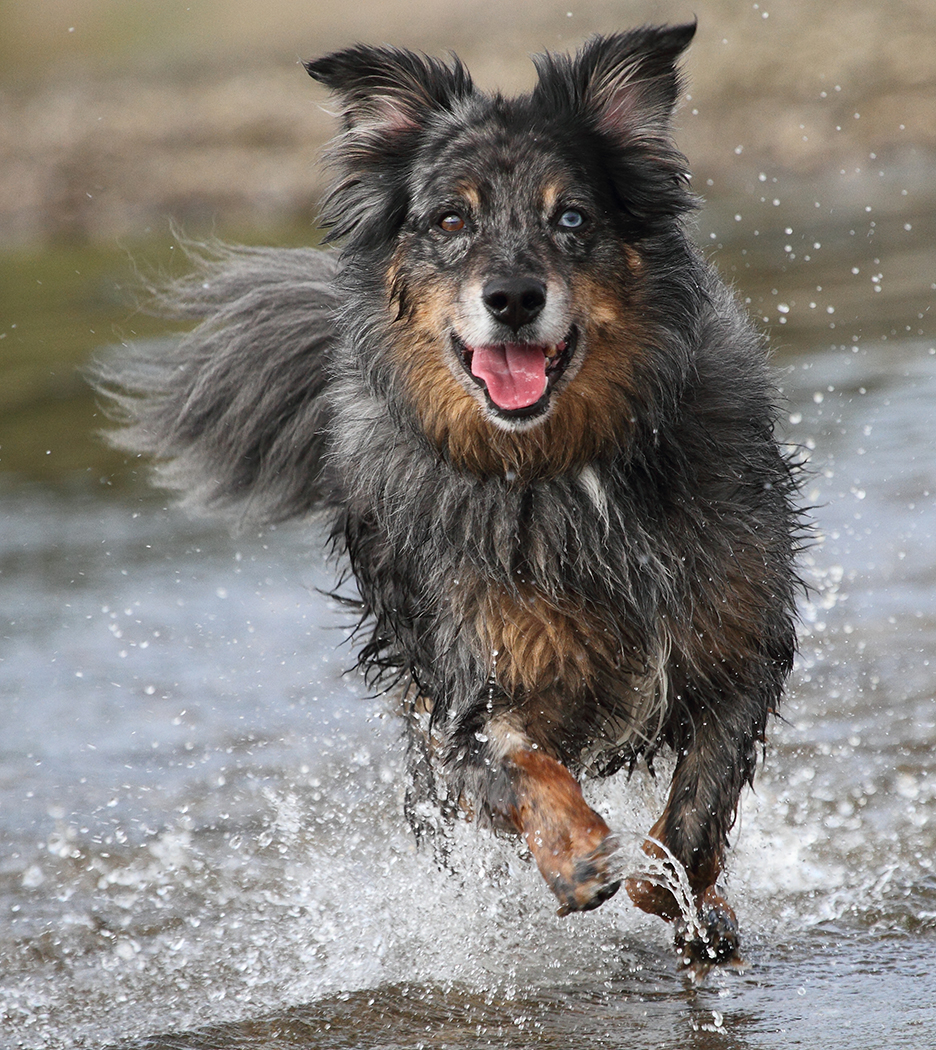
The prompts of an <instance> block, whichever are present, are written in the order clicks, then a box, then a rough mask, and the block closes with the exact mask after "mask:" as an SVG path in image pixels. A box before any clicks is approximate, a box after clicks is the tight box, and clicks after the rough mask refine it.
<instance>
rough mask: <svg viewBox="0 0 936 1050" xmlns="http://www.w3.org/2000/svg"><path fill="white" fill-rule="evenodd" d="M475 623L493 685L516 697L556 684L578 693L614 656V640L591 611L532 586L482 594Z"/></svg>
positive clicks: (589, 686) (592, 684) (592, 683)
mask: <svg viewBox="0 0 936 1050" xmlns="http://www.w3.org/2000/svg"><path fill="white" fill-rule="evenodd" d="M474 624H475V631H476V633H477V636H478V638H479V640H480V644H481V647H482V653H484V654H486V655H487V656H489V657H490V658H491V659H492V660H493V666H492V672H493V674H494V675H495V676H496V678H497V681H498V683H499V684H500V685H501V686H502V687H503V688H505V689H506V690H507V691H508V692H510V693H511V694H512V695H514V696H518V697H521V696H536V695H538V694H539V693H541V692H543V691H546V690H550V691H551V690H554V689H556V688H557V686H558V687H559V688H560V689H562V690H563V691H566V692H568V693H569V694H570V695H572V696H575V695H581V694H582V693H583V692H584V691H587V690H591V689H593V688H594V687H595V685H596V683H597V680H598V678H599V676H600V674H601V670H602V669H607V668H608V667H611V666H613V665H614V663H615V659H616V656H617V652H616V647H615V638H614V636H613V635H612V634H610V633H609V632H608V630H607V627H606V625H605V624H604V623H603V622H602V618H601V617H600V616H598V615H597V614H596V612H594V611H592V610H588V609H586V608H585V607H584V606H583V605H582V604H581V603H573V602H570V601H561V600H557V599H554V598H548V597H547V596H546V595H543V594H542V593H540V592H537V591H535V590H533V589H532V588H523V589H518V590H517V591H506V590H502V589H499V588H491V589H490V590H488V591H486V593H485V594H484V596H483V597H482V598H481V599H480V601H479V602H478V605H477V608H476V612H475V621H474ZM493 653H496V654H497V655H496V657H491V654H493Z"/></svg>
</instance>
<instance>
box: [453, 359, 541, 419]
mask: <svg viewBox="0 0 936 1050" xmlns="http://www.w3.org/2000/svg"><path fill="white" fill-rule="evenodd" d="M471 351H472V354H471V374H472V375H473V376H475V377H476V378H478V379H481V380H483V382H484V385H485V386H486V387H487V392H488V396H489V397H490V398H491V400H492V401H493V402H494V404H495V405H497V407H498V408H503V409H504V410H505V411H511V410H513V409H517V408H528V407H529V406H530V405H535V404H536V402H537V401H539V399H540V398H541V397H542V396H543V394H544V393H545V392H546V355H545V354H544V353H543V349H542V347H540V346H537V345H536V344H535V343H502V344H498V345H496V346H475V347H471Z"/></svg>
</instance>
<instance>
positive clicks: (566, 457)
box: [307, 25, 695, 472]
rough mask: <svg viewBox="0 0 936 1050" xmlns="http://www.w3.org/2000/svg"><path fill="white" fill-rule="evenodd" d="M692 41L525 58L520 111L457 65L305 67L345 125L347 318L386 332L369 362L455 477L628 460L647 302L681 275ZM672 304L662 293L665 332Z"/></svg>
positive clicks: (369, 54) (659, 30)
mask: <svg viewBox="0 0 936 1050" xmlns="http://www.w3.org/2000/svg"><path fill="white" fill-rule="evenodd" d="M694 31H695V26H694V25H686V26H679V27H647V28H644V29H640V30H635V31H633V32H630V33H626V34H620V35H616V36H610V37H598V38H595V39H593V40H592V41H590V42H589V43H588V44H586V45H585V47H584V48H583V49H582V50H581V51H580V52H579V53H578V54H577V55H576V56H574V57H569V56H566V55H552V54H546V55H541V56H537V57H536V58H535V59H534V61H535V63H536V67H537V70H538V73H539V78H538V83H537V84H536V87H535V88H534V89H533V91H532V92H531V93H529V94H528V95H524V96H521V97H519V98H516V99H505V98H503V97H501V96H500V95H486V94H483V93H481V92H480V91H478V90H476V88H475V87H474V85H473V84H472V81H471V79H470V77H469V75H468V73H467V71H466V70H465V68H464V67H463V66H462V65H461V63H460V62H459V61H458V60H457V59H454V60H453V61H452V62H451V64H445V63H442V62H440V61H437V60H434V59H430V58H426V57H424V56H420V55H416V54H413V53H412V52H408V51H400V50H394V49H389V48H372V47H364V46H360V47H355V48H350V49H348V50H346V51H342V52H338V53H336V54H333V55H329V56H327V57H325V58H322V59H320V60H318V61H316V62H312V63H309V65H308V66H307V68H308V71H309V73H310V74H311V75H312V76H313V77H314V78H315V79H317V80H319V81H321V82H322V83H324V84H325V85H327V86H328V87H329V88H331V89H332V91H333V92H335V94H336V95H337V97H338V99H339V101H340V102H341V105H342V109H343V117H344V132H343V134H342V135H341V136H340V137H339V139H338V140H337V142H336V144H335V146H334V147H333V150H332V160H333V162H334V164H335V166H336V168H337V169H338V178H337V180H336V182H335V185H334V186H333V187H332V190H331V192H330V195H329V198H328V200H327V202H326V208H325V216H324V218H325V220H326V222H327V223H328V224H329V225H330V226H331V227H332V232H333V236H335V237H337V238H342V239H344V241H345V258H346V260H348V264H349V267H350V270H351V272H352V273H353V274H354V284H355V287H356V289H357V290H358V291H359V293H360V296H361V302H360V303H358V304H356V305H357V307H358V308H360V309H361V311H362V313H364V314H366V313H368V309H367V306H368V305H372V304H373V303H374V302H375V301H378V300H379V304H380V309H382V310H383V313H384V322H385V323H379V322H378V323H377V324H376V325H375V318H374V317H373V316H369V317H367V319H366V324H367V326H368V330H369V331H370V332H373V331H374V330H375V328H377V329H381V331H382V338H381V339H380V343H381V346H380V347H379V348H376V349H374V350H373V351H372V355H373V356H380V355H381V354H384V353H386V355H387V356H388V357H389V358H390V359H392V366H393V368H395V369H396V370H397V373H402V374H404V375H405V376H406V388H407V390H408V394H409V396H410V398H411V400H412V402H413V404H414V407H415V410H416V414H417V416H418V417H419V418H420V420H421V424H422V426H423V428H424V429H425V431H426V432H427V434H428V435H429V436H430V438H431V439H432V440H434V441H436V442H438V443H439V444H440V445H441V446H443V447H444V448H445V450H446V451H447V452H448V453H449V454H451V455H452V456H453V457H454V458H456V459H460V460H461V461H463V462H465V463H466V464H467V465H469V466H473V467H476V468H477V469H479V470H481V471H489V470H491V469H500V467H504V468H505V469H507V470H511V469H515V468H518V467H523V466H524V464H526V465H527V466H530V464H532V463H533V462H534V461H535V462H536V464H538V465H537V466H536V467H535V468H532V467H531V469H536V470H537V471H539V472H542V471H543V470H544V469H546V470H548V471H558V470H561V469H565V468H566V467H567V466H568V465H569V463H570V462H571V461H572V459H579V460H581V459H583V458H585V459H587V458H588V457H589V456H591V455H593V454H595V450H596V449H597V448H599V447H600V446H601V445H602V444H603V443H605V442H607V441H614V442H616V443H620V441H621V440H622V434H621V432H622V430H626V429H627V428H628V427H629V426H632V425H633V422H634V419H635V416H636V415H639V414H640V413H641V411H642V407H643V406H642V405H641V402H642V401H647V400H652V393H651V392H650V391H649V388H648V386H647V383H646V382H645V381H644V379H643V377H642V374H641V373H642V371H646V370H647V368H648V367H649V360H648V358H649V356H651V355H652V352H653V346H654V345H655V344H657V343H659V342H660V341H661V340H660V337H659V333H658V332H656V331H655V329H654V310H655V309H656V305H655V304H656V303H657V302H658V300H659V298H660V295H659V289H657V294H655V295H651V289H652V288H653V286H654V282H658V281H661V280H664V281H665V280H666V279H668V274H669V271H672V270H674V269H676V270H678V269H680V267H679V266H678V265H676V266H675V267H674V265H673V263H674V260H673V259H672V258H670V257H668V254H667V253H668V252H669V255H670V256H671V255H672V245H673V243H674V237H675V238H676V240H677V241H680V243H681V240H680V234H679V230H680V219H681V217H682V215H683V214H684V213H685V212H686V211H687V210H688V209H690V208H691V207H692V206H693V198H692V196H691V194H690V193H689V191H688V176H687V171H686V163H685V160H684V158H683V157H682V155H681V154H680V153H679V152H678V151H677V150H676V148H675V147H674V145H673V143H672V140H671V135H670V122H671V116H672V111H673V108H674V106H675V103H676V100H677V97H678V93H679V76H678V72H677V69H676V62H677V59H678V57H679V55H680V54H681V53H682V51H683V49H684V48H685V47H686V45H687V44H688V43H689V41H690V39H691V38H692V35H693V33H694ZM669 276H671V274H670V275H669ZM377 282H379V285H380V287H379V290H378V287H377ZM682 292H683V289H681V288H680V287H679V286H678V283H677V284H674V286H673V288H671V289H669V291H668V292H667V293H666V294H667V295H668V297H669V299H670V302H669V305H668V307H667V309H669V310H670V311H671V312H672V313H673V316H677V315H678V314H679V313H680V302H679V298H680V295H681V294H682ZM651 299H652V300H653V303H654V305H653V306H652V307H651ZM362 323H365V322H363V321H362ZM352 324H353V321H352ZM482 449H484V450H486V451H481V450H482ZM492 449H493V450H494V451H493V452H491V450H492ZM488 452H491V455H493V457H494V460H495V461H496V463H494V464H492V462H491V461H490V456H488Z"/></svg>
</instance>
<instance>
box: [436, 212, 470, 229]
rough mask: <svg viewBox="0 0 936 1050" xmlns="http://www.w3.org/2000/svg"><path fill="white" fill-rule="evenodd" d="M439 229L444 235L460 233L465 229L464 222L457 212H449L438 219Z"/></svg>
mask: <svg viewBox="0 0 936 1050" xmlns="http://www.w3.org/2000/svg"><path fill="white" fill-rule="evenodd" d="M439 228H440V229H443V230H445V232H446V233H461V231H462V230H463V229H464V228H465V220H464V219H463V218H462V217H461V215H459V214H458V212H457V211H449V212H446V213H445V214H444V215H443V216H442V218H441V219H439Z"/></svg>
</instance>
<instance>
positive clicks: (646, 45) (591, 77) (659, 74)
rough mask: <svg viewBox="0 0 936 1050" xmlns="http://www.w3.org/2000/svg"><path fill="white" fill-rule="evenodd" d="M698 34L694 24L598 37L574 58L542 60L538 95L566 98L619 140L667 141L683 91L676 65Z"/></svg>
mask: <svg viewBox="0 0 936 1050" xmlns="http://www.w3.org/2000/svg"><path fill="white" fill-rule="evenodd" d="M695 30H696V24H695V22H691V23H689V24H687V25H681V26H645V27H643V28H642V29H635V30H633V31H632V32H629V33H618V34H615V35H613V36H604V37H602V36H599V37H594V38H593V39H592V40H590V41H588V43H587V44H586V45H585V46H584V47H583V48H582V50H581V51H580V52H579V53H578V54H577V55H576V56H575V57H574V58H573V59H567V58H564V56H555V55H540V56H537V58H536V59H534V61H535V62H536V65H537V69H538V71H539V88H538V90H540V91H541V92H544V93H546V94H547V95H549V96H551V97H552V98H553V99H554V100H557V101H558V100H559V98H561V96H562V95H563V94H565V95H566V102H567V104H568V103H569V102H571V103H572V105H573V107H574V108H575V109H578V110H579V111H580V112H581V110H584V111H585V114H584V115H586V116H587V117H589V118H590V122H591V123H592V125H593V126H594V127H597V129H598V130H600V131H602V132H604V133H605V134H607V135H610V136H611V137H612V138H614V139H617V140H618V141H623V140H625V139H633V138H635V137H636V138H643V137H647V136H649V137H651V138H666V137H667V136H668V134H669V129H670V120H671V117H672V114H673V109H674V108H675V105H676V101H677V99H678V98H679V92H680V87H681V80H680V75H679V71H678V69H677V66H676V62H677V59H678V58H679V56H680V55H681V54H682V52H683V51H684V50H685V49H686V47H687V46H688V44H689V41H690V40H692V37H693V36H694V35H695Z"/></svg>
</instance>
